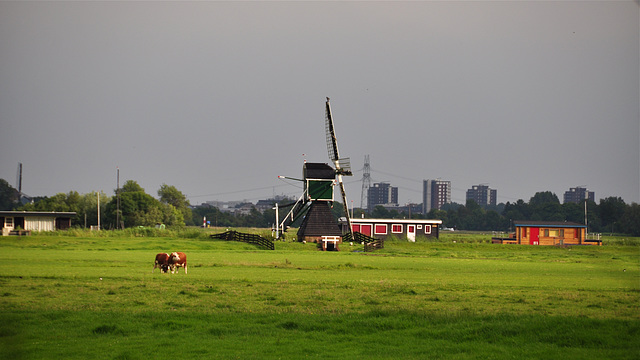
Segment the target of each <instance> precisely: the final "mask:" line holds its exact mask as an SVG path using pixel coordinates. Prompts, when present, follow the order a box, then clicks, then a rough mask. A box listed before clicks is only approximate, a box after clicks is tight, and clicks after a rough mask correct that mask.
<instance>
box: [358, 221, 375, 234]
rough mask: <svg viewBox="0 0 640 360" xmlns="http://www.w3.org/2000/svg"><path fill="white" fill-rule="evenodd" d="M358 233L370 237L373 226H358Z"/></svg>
mask: <svg viewBox="0 0 640 360" xmlns="http://www.w3.org/2000/svg"><path fill="white" fill-rule="evenodd" d="M360 232H361V233H363V234H364V235H367V236H371V234H373V225H371V224H362V225H360Z"/></svg>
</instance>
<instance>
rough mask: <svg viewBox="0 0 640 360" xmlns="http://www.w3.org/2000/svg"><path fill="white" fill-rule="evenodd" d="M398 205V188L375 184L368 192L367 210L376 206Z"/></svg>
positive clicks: (385, 184)
mask: <svg viewBox="0 0 640 360" xmlns="http://www.w3.org/2000/svg"><path fill="white" fill-rule="evenodd" d="M389 204H393V205H396V206H397V204H398V188H397V187H395V186H391V185H389V184H388V183H375V184H373V186H371V187H370V188H369V189H368V190H367V210H368V211H371V210H373V208H375V207H376V205H389Z"/></svg>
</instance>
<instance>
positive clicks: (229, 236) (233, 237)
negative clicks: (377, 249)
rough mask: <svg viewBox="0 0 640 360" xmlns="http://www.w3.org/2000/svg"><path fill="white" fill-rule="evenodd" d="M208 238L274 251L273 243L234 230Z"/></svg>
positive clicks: (257, 236) (260, 237) (258, 236)
mask: <svg viewBox="0 0 640 360" xmlns="http://www.w3.org/2000/svg"><path fill="white" fill-rule="evenodd" d="M210 237H211V238H212V239H220V240H227V241H240V242H245V243H248V244H253V245H258V246H261V247H264V248H267V249H269V250H275V248H276V247H275V245H274V244H273V241H271V240H268V239H265V238H263V237H262V236H260V235H255V234H245V233H240V232H237V231H234V230H229V231H227V232H224V233H221V234H211V235H210Z"/></svg>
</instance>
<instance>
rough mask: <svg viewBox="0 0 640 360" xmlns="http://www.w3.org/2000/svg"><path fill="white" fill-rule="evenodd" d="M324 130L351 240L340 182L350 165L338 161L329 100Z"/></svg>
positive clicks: (344, 198) (336, 142)
mask: <svg viewBox="0 0 640 360" xmlns="http://www.w3.org/2000/svg"><path fill="white" fill-rule="evenodd" d="M325 113H326V117H325V129H326V131H327V150H328V152H329V159H331V161H333V165H334V166H335V170H336V175H337V176H338V185H339V186H340V193H341V194H342V205H343V207H344V215H345V217H346V219H347V229H348V230H347V232H348V234H349V235H350V236H351V238H353V236H352V234H351V218H350V217H349V207H348V205H347V194H346V192H345V190H344V183H343V182H342V175H347V176H350V175H352V172H351V164H350V161H349V159H348V158H345V159H340V154H339V152H338V140H337V139H336V131H335V128H334V126H333V117H332V116H331V105H330V104H329V98H327V102H326V104H325Z"/></svg>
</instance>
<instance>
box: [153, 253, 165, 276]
mask: <svg viewBox="0 0 640 360" xmlns="http://www.w3.org/2000/svg"><path fill="white" fill-rule="evenodd" d="M157 267H159V268H160V272H161V273H166V272H169V254H167V253H159V254H158V255H156V261H155V262H154V263H153V270H152V271H151V272H154V271H156V268H157Z"/></svg>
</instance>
